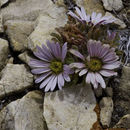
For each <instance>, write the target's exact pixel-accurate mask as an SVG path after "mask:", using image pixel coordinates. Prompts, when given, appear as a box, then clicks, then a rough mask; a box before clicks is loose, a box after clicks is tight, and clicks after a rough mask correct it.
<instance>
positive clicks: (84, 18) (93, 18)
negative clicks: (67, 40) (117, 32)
mask: <svg viewBox="0 0 130 130" xmlns="http://www.w3.org/2000/svg"><path fill="white" fill-rule="evenodd" d="M75 9H76V13H77V15H76V14H75V13H73V12H72V11H69V12H68V14H69V15H71V16H72V17H74V18H76V19H77V20H79V21H80V22H83V23H84V22H86V23H91V24H93V25H94V26H95V25H97V24H108V23H112V22H114V21H115V20H114V19H113V18H112V17H111V16H103V17H102V14H101V13H98V14H97V13H96V12H93V13H92V15H87V14H86V12H85V9H84V8H83V7H81V10H80V9H79V8H78V7H75Z"/></svg>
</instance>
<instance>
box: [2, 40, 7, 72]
mask: <svg viewBox="0 0 130 130" xmlns="http://www.w3.org/2000/svg"><path fill="white" fill-rule="evenodd" d="M8 53H9V48H8V41H6V40H4V39H1V38H0V70H1V69H2V68H4V66H5V64H6V61H7V57H8Z"/></svg>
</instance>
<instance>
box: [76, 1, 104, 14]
mask: <svg viewBox="0 0 130 130" xmlns="http://www.w3.org/2000/svg"><path fill="white" fill-rule="evenodd" d="M75 1H76V4H77V5H78V6H80V7H81V6H82V7H84V8H85V10H86V11H87V13H88V14H91V13H92V12H97V13H102V14H105V12H104V9H103V6H102V3H101V2H100V0H75Z"/></svg>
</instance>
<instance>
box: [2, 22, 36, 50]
mask: <svg viewBox="0 0 130 130" xmlns="http://www.w3.org/2000/svg"><path fill="white" fill-rule="evenodd" d="M4 25H5V26H6V28H7V29H6V34H7V35H8V37H9V39H10V44H11V46H12V48H13V50H14V51H24V50H25V49H26V48H27V44H28V36H29V35H30V34H31V32H32V31H33V27H34V22H31V21H23V20H8V21H7V22H6V23H5V24H4Z"/></svg>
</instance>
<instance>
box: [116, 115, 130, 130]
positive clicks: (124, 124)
mask: <svg viewBox="0 0 130 130" xmlns="http://www.w3.org/2000/svg"><path fill="white" fill-rule="evenodd" d="M114 128H126V129H130V114H127V115H125V116H123V117H122V118H121V119H120V121H119V122H118V123H117V124H116V125H115V126H114Z"/></svg>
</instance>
